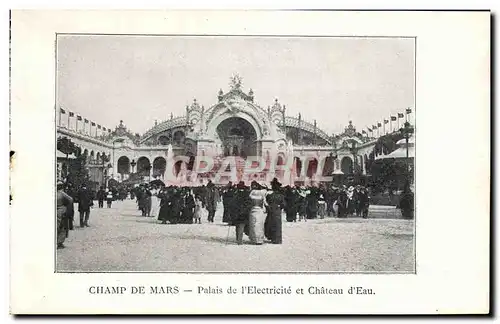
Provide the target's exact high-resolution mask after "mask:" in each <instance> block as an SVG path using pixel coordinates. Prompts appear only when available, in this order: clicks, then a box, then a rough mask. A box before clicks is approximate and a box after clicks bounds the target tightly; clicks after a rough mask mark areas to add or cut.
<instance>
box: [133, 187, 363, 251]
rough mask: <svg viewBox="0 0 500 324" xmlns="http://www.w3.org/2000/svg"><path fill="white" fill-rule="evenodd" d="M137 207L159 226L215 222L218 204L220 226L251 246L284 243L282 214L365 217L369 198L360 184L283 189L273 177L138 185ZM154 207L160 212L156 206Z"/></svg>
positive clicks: (292, 219)
mask: <svg viewBox="0 0 500 324" xmlns="http://www.w3.org/2000/svg"><path fill="white" fill-rule="evenodd" d="M130 196H131V198H132V199H134V198H135V199H136V201H137V208H138V209H139V210H140V211H141V212H142V216H145V217H158V220H159V221H160V222H161V223H162V224H201V222H202V219H206V221H207V222H209V223H213V222H214V216H215V212H216V209H217V205H218V203H219V202H222V204H223V217H222V222H223V223H226V224H228V225H230V226H235V227H236V240H237V242H238V244H241V243H242V239H243V234H246V235H248V237H249V238H250V241H251V242H252V243H253V244H262V243H263V242H264V239H265V238H267V240H269V241H270V242H271V243H275V244H280V243H281V242H282V234H281V226H282V219H281V215H282V211H283V210H284V211H285V213H286V220H287V221H288V222H296V221H302V220H304V221H307V219H314V218H325V217H326V216H329V217H333V216H335V215H337V216H338V217H348V216H350V215H357V216H360V217H364V218H366V217H367V216H368V207H369V196H368V191H367V189H366V188H364V187H362V186H356V187H352V186H351V187H349V188H347V187H346V186H343V187H341V188H336V187H327V186H320V187H307V188H306V187H303V186H302V187H301V186H297V187H291V186H285V187H283V186H282V185H281V183H279V181H278V180H277V179H276V178H275V179H274V180H273V181H272V182H271V183H270V187H268V186H267V185H263V184H260V183H258V182H256V181H254V182H252V183H251V184H250V186H246V185H245V183H244V182H240V183H238V184H236V185H233V183H231V182H230V183H229V184H228V185H227V186H224V187H217V186H215V185H214V184H213V183H212V182H211V181H209V183H208V184H207V185H206V186H201V187H177V186H169V187H166V186H158V185H149V184H142V185H139V186H137V187H135V188H133V189H132V190H131V191H130ZM156 207H158V208H156Z"/></svg>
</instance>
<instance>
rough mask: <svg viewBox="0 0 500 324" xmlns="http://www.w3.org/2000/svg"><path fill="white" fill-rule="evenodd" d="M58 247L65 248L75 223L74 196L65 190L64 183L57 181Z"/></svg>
mask: <svg viewBox="0 0 500 324" xmlns="http://www.w3.org/2000/svg"><path fill="white" fill-rule="evenodd" d="M56 200H57V212H56V215H57V248H58V249H62V248H64V244H63V243H64V241H65V240H66V238H67V237H68V231H69V230H70V229H72V223H73V214H74V212H73V198H71V197H70V196H69V195H68V194H66V193H65V192H64V183H63V182H62V181H58V182H57V194H56Z"/></svg>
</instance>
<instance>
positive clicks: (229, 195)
mask: <svg viewBox="0 0 500 324" xmlns="http://www.w3.org/2000/svg"><path fill="white" fill-rule="evenodd" d="M222 204H223V205H224V214H223V215H222V222H223V223H230V222H231V215H232V214H234V211H235V202H234V189H233V188H229V189H227V190H226V191H225V192H224V193H223V194H222Z"/></svg>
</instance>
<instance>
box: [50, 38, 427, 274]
mask: <svg viewBox="0 0 500 324" xmlns="http://www.w3.org/2000/svg"><path fill="white" fill-rule="evenodd" d="M415 46H416V42H415V38H414V37H317V36H296V37H294V36H259V37H257V36H251V35H248V36H241V35H240V36H232V35H211V36H210V35H203V36H201V35H99V34H58V35H57V40H56V78H57V79H56V100H57V102H56V106H55V107H56V111H55V120H56V123H57V126H56V141H57V144H56V149H57V151H56V152H55V154H56V159H55V161H56V162H57V165H56V166H55V167H56V179H55V181H56V189H57V194H56V203H57V209H56V215H54V216H55V219H57V238H56V240H55V243H54V251H55V253H56V271H58V272H136V271H137V272H330V273H335V272H338V273H414V272H415V269H416V268H415V267H416V265H415V262H416V260H415V234H416V231H415V223H414V219H415V194H416V189H415V188H416V186H415V180H414V178H415V177H414V174H415V168H414V165H415V164H414V161H415V158H416V156H415V152H416V151H415V149H416V132H415V129H416V125H415V120H416V118H415V114H416V112H417V108H416V107H415V77H416V76H415V51H416V48H415Z"/></svg>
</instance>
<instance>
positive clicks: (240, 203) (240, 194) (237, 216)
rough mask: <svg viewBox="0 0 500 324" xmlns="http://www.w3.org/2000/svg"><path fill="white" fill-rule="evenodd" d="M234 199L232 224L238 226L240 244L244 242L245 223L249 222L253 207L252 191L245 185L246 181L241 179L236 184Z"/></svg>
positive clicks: (237, 239) (237, 234)
mask: <svg viewBox="0 0 500 324" xmlns="http://www.w3.org/2000/svg"><path fill="white" fill-rule="evenodd" d="M233 201H234V203H235V205H234V206H235V208H234V212H233V214H231V223H230V224H231V225H234V226H235V227H236V242H237V243H238V245H241V244H243V233H244V231H245V225H247V224H248V217H249V215H250V210H251V208H252V200H251V199H250V191H249V190H248V188H247V187H246V186H245V182H243V181H240V182H239V183H238V185H237V186H236V190H235V192H234V196H233Z"/></svg>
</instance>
